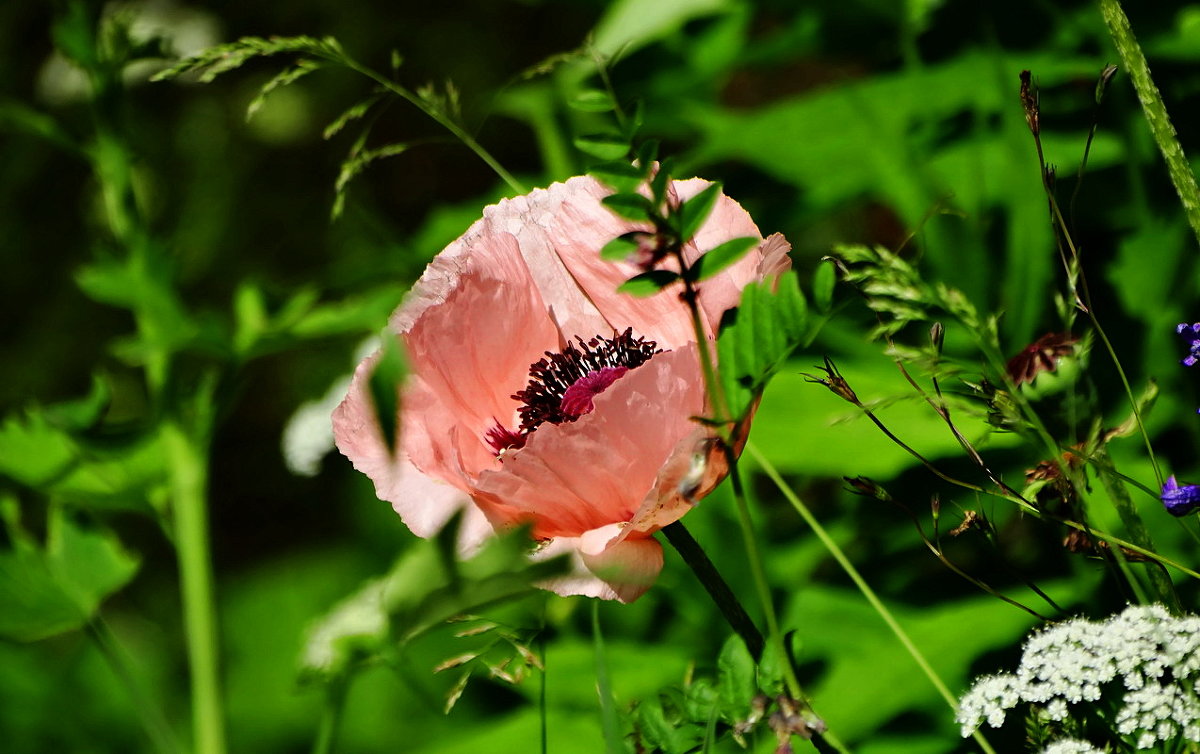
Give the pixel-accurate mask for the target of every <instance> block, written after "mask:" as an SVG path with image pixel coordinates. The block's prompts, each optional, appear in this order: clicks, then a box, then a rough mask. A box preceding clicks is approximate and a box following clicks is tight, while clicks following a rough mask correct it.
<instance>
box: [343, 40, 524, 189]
mask: <svg viewBox="0 0 1200 754" xmlns="http://www.w3.org/2000/svg"><path fill="white" fill-rule="evenodd" d="M337 61H338V62H340V63H342V64H343V65H345V66H346V67H347V68H349V69H351V70H353V71H357V72H358V73H361V74H362V75H364V76H366V77H367V78H369V79H371V80H372V81H374V82H375V83H377V84H379V85H380V86H382V87H383V88H384V89H387V90H388V91H389V92H391V93H393V94H395V95H396V96H398V97H400V98H401V99H404V100H405V101H407V102H409V103H411V104H412V105H413V106H415V107H416V108H417V109H419V110H420V111H421V112H423V113H425V114H426V115H428V116H429V117H430V118H432V119H433V120H435V121H437V123H438V124H439V125H440V126H442V127H443V128H445V129H446V130H447V131H449V132H450V133H452V134H454V138H456V139H458V140H459V141H461V142H462V143H463V145H464V146H466V147H467V148H468V149H470V150H471V151H472V152H474V153H475V154H476V155H477V156H478V157H479V159H481V160H483V161H484V163H485V164H486V165H487V166H488V167H489V168H491V169H492V171H493V172H495V173H496V175H498V176H500V178H501V180H503V181H504V182H505V183H507V184H508V186H509V188H511V189H512V190H513V191H514V192H515V193H517V194H525V193H528V189H526V188H525V186H524V184H522V183H521V182H520V181H518V180H517V179H516V177H515V176H513V174H512V173H510V172H508V170H506V169H505V168H504V166H503V165H501V164H500V163H499V162H498V161H497V160H496V158H495V157H492V155H491V153H490V152H488V151H487V150H486V149H484V148H483V146H482V145H481V144H480V143H479V142H477V141H475V137H473V136H471V134H469V133H467V132H466V130H465V129H463V127H462V126H460V125H459V124H458V123H457V122H455V120H454V119H453V118H450V117H447V116H446V115H445V114H444V113H442V112H441V111H440V110H437V109H435V108H432V107H430V106H429V105H428V104H427V103H426V102H425V101H423V100H422V99H421V98H420V97H418V96H416V95H414V94H413V93H412V92H410V91H409V90H408V89H406V88H404V87H402V86H400V85H399V84H397V83H396V82H394V81H392V80H391V79H389V78H387V77H386V76H383V75H382V74H380V73H377V72H376V71H374V70H372V69H370V68H368V67H366V66H365V65H363V64H361V63H359V62H358V61H357V60H355V59H354V58H351V57H350V56H349V55H346V54H345V53H344V52H340V53H339V57H338V58H337Z"/></svg>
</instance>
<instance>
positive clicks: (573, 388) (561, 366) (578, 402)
mask: <svg viewBox="0 0 1200 754" xmlns="http://www.w3.org/2000/svg"><path fill="white" fill-rule="evenodd" d="M575 340H576V341H577V342H578V343H579V347H578V348H576V347H575V344H574V343H568V344H567V347H566V348H564V349H563V350H562V351H561V352H559V353H554V352H552V351H546V358H544V359H540V360H538V361H536V362H534V363H533V364H530V365H529V384H528V385H526V386H525V389H524V390H522V391H520V392H519V393H514V394H513V395H512V398H513V400H517V401H520V402H521V407H520V408H518V409H517V413H518V414H520V415H521V426H520V427H519V428H518V429H517V430H516V431H515V432H514V431H513V430H511V429H508V428H507V427H505V426H503V425H502V424H500V422H499V421H497V422H496V424H495V425H494V426H493V427H492V428H491V429H489V430H488V431H487V432H486V433H484V440H485V441H486V442H487V444H488V445H490V446H491V447H492V449H493V450H495V451H496V453H497V454H498V455H500V456H501V457H503V454H504V452H505V451H507V450H516V449H519V448H523V447H525V440H526V439H527V438H528V437H529V434H530V433H531V432H533V431H534V430H535V429H537V428H538V427H539V426H541V425H542V424H543V423H545V422H550V423H551V424H562V423H563V422H573V421H575V420H576V419H578V418H579V417H580V416H583V415H584V414H586V413H590V412H591V410H592V398H594V397H595V396H596V395H599V394H600V393H602V392H604V391H605V390H606V389H608V387H609V386H610V385H612V383H613V382H615V381H616V380H618V379H619V378H620V377H622V376H623V375H624V374H625V373H626V372H628V371H629V370H630V369H636V368H638V367H640V366H641V365H642V364H645V363H646V362H647V361H649V360H650V358H651V357H652V356H654V354H656V353H660V351H659V350H657V349H658V344H657V343H656V342H654V341H653V340H646V339H645V338H635V337H633V328H632V327H630V328H628V329H626V330H625V332H623V333H621V334H620V335H617V336H615V337H612V338H604V337H601V336H599V335H597V336H596V337H594V338H592V339H591V340H589V341H587V342H586V343H585V342H584V341H583V338H581V337H579V336H578V335H577V336H575Z"/></svg>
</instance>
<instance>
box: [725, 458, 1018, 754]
mask: <svg viewBox="0 0 1200 754" xmlns="http://www.w3.org/2000/svg"><path fill="white" fill-rule="evenodd" d="M746 450H747V452H749V453H750V455H751V456H753V457H754V460H755V461H756V462H757V463H758V464H759V465H760V466H762V469H763V471H764V472H765V473H766V475H767V477H768V478H770V480H771V481H772V482H773V483H774V484H775V486H776V488H778V489H779V491H780V492H781V493H782V494H783V496H784V497H785V498H787V501H788V502H789V503H791V505H792V507H793V508H794V509H795V510H796V512H797V513H799V514H800V517H801V518H803V519H804V521H805V523H807V524H808V525H809V527H811V528H812V530H813V533H814V534H816V535H817V539H819V540H821V544H822V545H824V546H825V549H826V550H828V551H829V554H830V555H832V556H833V558H834V560H836V561H837V562H838V565H839V566H841V567H842V570H843V571H845V573H846V575H847V576H849V577H850V579H851V580H852V581H853V582H854V585H855V586H857V587H858V590H859V591H860V592H861V593H862V595H863V597H865V598H866V600H867V602H868V603H870V605H871V607H872V608H874V610H875V612H877V613H878V614H879V617H880V618H882V619H883V622H884V623H886V624H887V626H888V628H889V629H891V631H892V633H893V634H895V636H896V638H897V639H898V640H899V641H900V643H901V644H902V645H904V648H905V649H906V650H907V651H908V653H909V655H910V656H911V657H912V658H913V661H914V662H916V663H917V666H918V667H919V668H921V672H923V673H924V674H925V677H926V678H928V679H929V682H930V683H931V684H933V687H934V688H935V689H936V690H937V692H938V694H940V695H941V697H942V698H943V699H944V700H945V701H946V704H948V705H950V709H952V710H954V712H955V713H957V712H958V700H957V699H955V697H954V695H953V694H951V693H950V689H948V688H947V687H946V684H945V683H944V682H943V681H942V679H941V677H940V676H938V674H937V672H935V671H934V669H933V667H932V666H930V664H929V661H928V660H926V659H925V655H924V654H922V653H921V650H920V649H918V648H917V645H916V644H914V643H913V641H912V639H911V638H909V636H908V633H907V632H905V630H904V629H903V628H902V627H901V626H900V624H899V623H898V622H897V621H896V618H895V616H893V615H892V611H891V610H888V608H887V606H886V605H884V604H883V601H882V600H880V599H879V596H878V595H876V594H875V590H873V589H871V587H870V585H869V584H867V582H866V580H864V579H863V577H862V575H861V574H860V573H859V572H858V569H857V568H855V567H854V564H853V563H851V562H850V559H849V558H848V557H846V553H845V552H843V551H842V548H841V547H839V546H838V544H837V542H835V541H834V540H833V538H832V537H830V536H829V532H827V531H825V527H823V526H821V523H820V522H819V521H817V519H816V517H815V516H813V514H812V511H810V510H809V509H808V506H806V505H805V504H804V502H803V501H802V500H801V499H800V497H799V496H798V495H796V493H795V492H794V491H793V490H792V488H791V487H790V486H789V485H788V484H787V482H785V481H784V480H783V477H782V476H780V474H779V471H778V469H776V468H775V466H774V465H773V464H772V463H771V462H770V461H769V460H767V457H766V456H764V455H763V454H762V452H761V451H759V449H758V448H757V447H755V446H754V444H753V443H748V444H747V445H746ZM972 736H973V737H974V738H975V742H976V743H977V744H979V748H981V749H982V750H983V751H984V752H985V753H986V754H996V752H995V750H994V749H993V748H992V747H991V744H989V743H988V741H987V739H986V738H984V736H983V734H982V733H980V732H979V731H978V730H977V731H975V732H974V733H973V734H972Z"/></svg>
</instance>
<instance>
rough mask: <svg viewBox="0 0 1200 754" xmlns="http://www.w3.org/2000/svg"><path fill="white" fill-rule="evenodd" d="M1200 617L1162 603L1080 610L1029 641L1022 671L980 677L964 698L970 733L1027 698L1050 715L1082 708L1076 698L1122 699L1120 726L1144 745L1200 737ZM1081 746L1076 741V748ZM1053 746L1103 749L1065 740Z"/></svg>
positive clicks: (1066, 750)
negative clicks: (1089, 615)
mask: <svg viewBox="0 0 1200 754" xmlns="http://www.w3.org/2000/svg"><path fill="white" fill-rule="evenodd" d="M1197 650H1200V617H1198V616H1195V615H1185V616H1180V617H1176V616H1173V615H1171V614H1170V613H1168V612H1167V611H1166V609H1165V608H1163V607H1162V606H1161V605H1149V606H1130V607H1128V608H1126V609H1125V611H1124V612H1122V613H1120V614H1119V615H1114V616H1111V617H1109V618H1108V619H1106V620H1104V621H1100V622H1093V621H1089V620H1084V619H1082V618H1076V619H1073V620H1070V621H1066V622H1064V623H1060V624H1058V625H1056V626H1053V627H1051V628H1048V629H1046V630H1044V631H1040V632H1038V633H1036V634H1034V635H1033V636H1031V637H1029V639H1028V640H1027V641H1026V642H1025V649H1024V652H1023V653H1022V655H1021V664H1020V666H1019V667H1018V668H1017V672H1016V673H1000V674H998V675H992V676H984V677H981V678H978V679H976V681H975V683H974V685H972V686H971V690H970V691H968V692H967V693H966V695H965V696H964V697H963V698H962V700H961V702H960V704H959V711H958V722H959V724H960V725H962V734H963V736H964V737H965V736H969V735H971V733H972V731H974V730H975V729H976V728H978V727H979V726H980V725H981V724H982V723H983V722H984V721H986V722H987V723H988V725H990V726H992V727H994V728H998V727H1000V726H1001V725H1002V724H1003V723H1004V718H1005V715H1006V714H1007V713H1008V711H1009V710H1011V709H1013V708H1015V707H1016V706H1017V705H1019V704H1030V705H1033V706H1034V709H1035V711H1036V712H1037V713H1038V714H1039V715H1040V716H1041V717H1042V718H1043V719H1046V720H1051V721H1063V720H1066V719H1068V718H1070V717H1073V716H1075V715H1077V714H1078V710H1076V711H1074V712H1073V710H1072V705H1078V704H1086V703H1092V702H1098V701H1100V698H1101V695H1105V694H1106V692H1107V694H1106V697H1105V698H1106V699H1117V700H1118V702H1117V703H1118V705H1119V706H1118V707H1116V711H1115V717H1113V718H1111V719H1112V721H1113V726H1114V727H1115V728H1116V730H1117V732H1118V733H1120V735H1121V736H1122V737H1123V739H1124V740H1125V741H1126V742H1127V743H1129V744H1132V745H1134V746H1136V747H1137V748H1138V749H1149V748H1152V747H1153V746H1155V745H1156V744H1157V743H1158V742H1160V741H1162V742H1167V741H1172V740H1185V741H1193V742H1200V693H1198V692H1200V689H1198V682H1200V651H1197ZM1072 747H1074V748H1072ZM1044 751H1045V752H1047V754H1072V753H1073V752H1083V753H1085V754H1086V753H1087V752H1095V751H1100V750H1099V749H1096V748H1094V747H1093V746H1092V745H1091V744H1088V743H1086V742H1082V741H1073V740H1065V741H1058V742H1055V743H1053V744H1051V745H1050V746H1048V747H1047V748H1046V749H1045V750H1044Z"/></svg>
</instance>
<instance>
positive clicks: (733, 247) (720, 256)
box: [692, 236, 759, 281]
mask: <svg viewBox="0 0 1200 754" xmlns="http://www.w3.org/2000/svg"><path fill="white" fill-rule="evenodd" d="M758 243H759V239H757V238H754V237H753V236H743V237H741V238H733V239H730V240H728V241H726V242H725V243H723V244H720V245H718V246H714V247H713V248H712V249H710V250H708V251H707V252H705V253H704V256H702V257H700V258H699V259H697V260H696V264H695V265H693V266H692V275H693V279H694V280H697V281H699V280H705V279H707V278H710V277H712V276H713V275H716V274H717V273H718V272H720V271H721V270H723V269H725V268H726V267H728V266H730V265H731V264H735V263H736V262H737V261H738V260H739V259H741V258H742V257H744V256H746V252H748V251H750V250H751V249H753V248H754V247H755V246H757V245H758Z"/></svg>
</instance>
